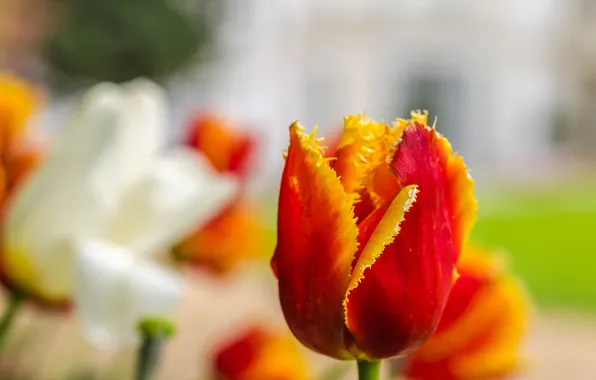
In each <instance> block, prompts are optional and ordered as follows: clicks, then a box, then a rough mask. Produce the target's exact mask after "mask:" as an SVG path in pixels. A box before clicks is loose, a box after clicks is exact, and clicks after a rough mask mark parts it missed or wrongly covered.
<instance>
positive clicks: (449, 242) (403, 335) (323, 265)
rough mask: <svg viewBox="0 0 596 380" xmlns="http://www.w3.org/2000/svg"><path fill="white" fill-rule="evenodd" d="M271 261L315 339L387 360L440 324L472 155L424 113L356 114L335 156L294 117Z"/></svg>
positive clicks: (333, 352)
mask: <svg viewBox="0 0 596 380" xmlns="http://www.w3.org/2000/svg"><path fill="white" fill-rule="evenodd" d="M278 213H279V214H278V232H277V247H276V251H275V254H274V257H273V259H272V263H271V264H272V268H273V270H274V272H275V274H276V276H277V277H278V281H279V297H280V302H281V306H282V309H283V312H284V316H285V318H286V321H287V323H288V325H289V327H290V329H291V330H292V332H293V333H294V335H295V336H296V337H297V338H298V339H299V340H300V341H301V342H302V343H303V344H304V345H306V346H307V347H309V348H311V349H312V350H314V351H317V352H319V353H322V354H325V355H328V356H331V357H334V358H338V359H354V358H356V359H364V360H379V359H383V358H388V357H392V356H397V355H404V354H407V353H410V352H412V351H413V350H414V349H417V348H419V347H420V346H421V345H422V344H423V343H424V342H425V341H426V340H427V339H428V338H429V337H430V335H431V334H432V332H433V331H434V330H435V328H436V326H437V324H438V322H439V318H440V316H441V313H442V311H443V308H444V306H445V304H446V302H447V297H448V295H449V291H450V290H451V286H452V283H453V279H454V276H453V273H454V269H455V264H456V261H457V259H458V256H459V254H460V251H461V249H462V247H463V245H464V243H465V241H466V239H467V236H468V234H469V232H470V230H471V228H472V225H473V223H474V220H475V216H476V200H475V198H474V186H473V182H472V180H471V178H470V177H469V175H468V172H467V170H466V167H465V165H464V162H463V159H462V158H461V157H458V156H457V155H455V154H453V153H452V151H451V146H450V144H449V142H448V141H447V140H446V139H445V138H444V137H443V136H441V135H440V134H439V133H437V132H436V130H435V129H434V128H431V127H429V126H427V114H420V113H413V114H412V119H411V120H398V121H397V122H396V123H395V124H394V125H393V127H390V126H388V125H386V124H384V123H376V122H374V121H372V120H369V119H366V118H364V117H363V116H362V115H359V116H348V117H346V118H345V122H344V131H343V136H342V138H341V140H340V142H339V145H338V147H337V150H336V153H335V157H333V158H326V157H325V154H324V152H323V150H322V148H321V147H320V142H319V140H317V139H316V137H315V133H314V132H313V134H312V135H306V134H304V133H303V132H302V127H301V126H300V125H299V124H298V123H297V122H296V123H294V124H293V125H292V126H291V127H290V146H289V149H288V152H287V157H286V163H285V167H284V171H283V176H282V181H281V189H280V196H279V211H278Z"/></svg>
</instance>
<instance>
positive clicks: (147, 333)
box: [137, 317, 174, 380]
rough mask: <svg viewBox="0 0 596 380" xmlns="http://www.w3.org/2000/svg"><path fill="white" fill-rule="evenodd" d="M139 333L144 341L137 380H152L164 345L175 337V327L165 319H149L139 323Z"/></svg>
mask: <svg viewBox="0 0 596 380" xmlns="http://www.w3.org/2000/svg"><path fill="white" fill-rule="evenodd" d="M139 331H140V333H141V336H142V338H143V341H142V343H141V347H139V352H138V362H137V380H152V379H154V377H155V371H156V369H157V366H158V365H159V358H160V356H161V352H162V349H163V346H164V343H165V342H166V341H167V340H168V339H169V338H171V337H172V336H173V335H174V325H173V323H172V322H171V321H169V320H167V319H164V318H159V317H148V318H145V319H143V320H141V323H139Z"/></svg>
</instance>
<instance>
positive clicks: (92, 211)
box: [2, 80, 238, 348]
mask: <svg viewBox="0 0 596 380" xmlns="http://www.w3.org/2000/svg"><path fill="white" fill-rule="evenodd" d="M167 121H168V113H167V103H166V99H165V95H164V94H163V92H162V90H161V89H160V88H159V87H158V86H157V85H155V84H154V83H152V82H149V81H146V80H137V81H134V82H131V83H129V84H126V85H123V86H117V85H114V84H100V85H97V86H95V87H94V88H93V89H91V90H90V91H89V92H88V93H87V94H86V95H85V96H84V98H83V99H82V102H81V106H80V108H79V109H78V110H77V112H76V113H75V115H74V117H73V119H72V121H71V123H70V125H68V126H67V128H66V129H65V130H64V132H63V133H61V134H60V135H59V136H58V137H57V140H56V142H55V145H54V147H53V149H52V151H51V152H50V154H49V156H48V157H47V159H46V161H45V162H43V164H42V165H41V166H40V167H39V169H38V170H37V171H36V172H35V173H33V174H32V175H31V177H30V178H29V181H28V182H27V183H26V184H25V185H24V186H23V188H22V190H21V191H20V192H19V193H18V194H17V195H16V197H15V199H14V202H13V203H12V205H11V207H10V209H9V210H8V214H7V216H6V222H5V226H4V247H3V249H4V256H3V263H2V264H3V271H4V272H5V274H6V275H7V276H8V277H9V279H10V281H12V282H13V283H14V284H15V285H17V286H18V287H19V288H21V289H23V290H24V291H26V292H28V293H30V294H31V295H33V296H36V297H40V298H42V299H44V300H46V301H50V302H61V301H67V300H69V299H71V298H72V297H73V296H74V298H75V301H76V303H77V310H78V314H79V315H80V317H81V321H82V324H83V327H84V328H85V331H86V333H87V335H88V337H89V338H90V339H91V340H92V341H93V342H94V343H96V344H98V345H101V346H107V347H112V348H118V347H122V346H124V345H129V344H133V343H134V342H135V341H136V339H137V338H136V324H137V323H138V321H139V318H141V317H143V316H145V315H150V314H151V315H154V314H160V315H169V314H170V313H172V311H173V308H174V307H175V305H176V301H177V300H178V299H179V298H180V296H181V293H182V289H181V281H180V279H179V278H178V277H177V275H176V274H174V273H172V272H170V271H168V270H166V269H165V268H162V267H160V266H159V265H158V264H157V263H154V262H152V261H151V256H152V255H154V254H156V253H159V252H161V251H162V250H163V249H164V248H166V247H168V246H170V245H171V244H173V243H174V242H176V241H177V240H178V239H180V238H181V237H182V235H184V234H185V233H187V232H189V230H191V229H194V228H196V227H197V225H199V226H200V225H201V223H206V222H207V221H208V220H209V219H210V218H211V217H212V216H214V215H215V214H216V213H217V212H218V211H220V210H221V209H222V208H223V207H225V205H226V204H227V202H228V201H229V200H230V198H232V197H233V196H234V193H235V192H236V190H237V188H238V184H237V183H236V180H235V179H233V178H232V177H228V176H224V175H221V174H219V173H217V172H216V171H215V169H214V168H212V167H211V165H210V164H209V163H208V162H207V160H206V159H205V158H203V157H202V156H201V155H200V154H199V153H198V152H196V151H192V150H187V149H183V148H179V149H176V150H174V151H164V150H165V149H164V148H165V146H164V144H165V133H166V131H165V127H166V125H167Z"/></svg>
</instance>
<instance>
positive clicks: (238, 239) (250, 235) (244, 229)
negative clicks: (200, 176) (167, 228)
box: [174, 202, 263, 274]
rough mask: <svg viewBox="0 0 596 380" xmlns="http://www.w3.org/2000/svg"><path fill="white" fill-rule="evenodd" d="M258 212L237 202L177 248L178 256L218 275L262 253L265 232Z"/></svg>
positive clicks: (175, 249) (175, 250)
mask: <svg viewBox="0 0 596 380" xmlns="http://www.w3.org/2000/svg"><path fill="white" fill-rule="evenodd" d="M255 215H256V212H255V210H253V209H252V208H251V207H249V206H248V205H246V204H244V203H240V202H236V203H234V204H233V205H231V206H230V207H228V208H227V209H226V210H224V211H223V212H221V213H220V214H219V215H218V216H217V217H215V218H214V219H213V220H211V221H210V222H209V223H208V224H207V225H205V226H203V227H202V228H200V229H199V230H197V231H195V232H194V233H193V234H192V235H190V236H188V237H187V238H186V239H185V240H184V241H183V242H181V243H180V244H178V245H177V246H176V247H175V248H174V252H175V255H176V257H177V258H179V259H181V260H183V261H187V262H189V263H192V264H194V265H196V266H198V267H201V268H206V269H208V270H211V271H212V272H213V273H216V274H223V273H227V272H229V271H231V270H233V269H234V268H235V267H236V266H237V265H238V264H240V263H241V262H244V261H246V260H250V259H256V258H257V257H258V256H259V255H262V251H261V247H260V243H261V240H262V234H263V231H262V229H261V227H260V225H259V222H258V220H257V218H256V217H255Z"/></svg>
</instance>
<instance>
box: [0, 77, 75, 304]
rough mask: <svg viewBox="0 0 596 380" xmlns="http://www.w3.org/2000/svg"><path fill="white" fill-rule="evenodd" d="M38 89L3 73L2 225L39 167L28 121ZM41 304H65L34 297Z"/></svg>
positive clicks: (0, 127)
mask: <svg viewBox="0 0 596 380" xmlns="http://www.w3.org/2000/svg"><path fill="white" fill-rule="evenodd" d="M40 98H41V96H40V93H39V92H38V90H37V89H36V88H35V87H33V86H32V85H30V84H29V83H27V82H25V81H24V80H22V79H20V78H18V77H16V76H13V75H11V74H7V73H0V162H1V164H0V219H1V220H0V225H3V224H4V216H5V212H6V208H7V204H8V202H9V201H10V199H11V197H12V196H13V195H14V194H15V192H16V191H17V189H18V187H19V185H20V184H21V183H22V181H23V180H24V179H25V178H27V176H28V175H29V174H30V173H31V172H32V171H33V169H35V168H36V167H37V165H38V164H39V162H40V160H41V152H40V149H39V148H38V147H35V146H33V145H32V144H31V142H30V141H28V140H27V129H26V126H27V122H28V119H29V118H30V117H31V115H32V114H33V112H34V111H35V109H36V108H37V106H38V103H39V102H40ZM2 256H3V255H2V254H0V282H1V283H2V284H3V285H4V286H5V287H6V288H7V289H9V290H11V291H17V290H18V289H19V287H18V286H16V285H15V284H13V282H12V281H10V280H9V278H8V277H7V276H6V275H5V274H4V273H3V270H4V265H3V260H2ZM32 299H33V300H35V301H37V302H36V304H38V305H39V306H50V307H56V306H57V307H58V308H63V307H65V306H67V303H64V304H62V303H61V304H60V305H55V304H52V303H49V302H45V300H43V299H42V298H35V297H32Z"/></svg>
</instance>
